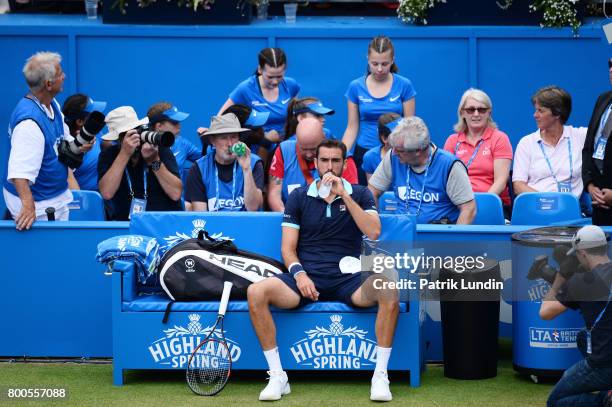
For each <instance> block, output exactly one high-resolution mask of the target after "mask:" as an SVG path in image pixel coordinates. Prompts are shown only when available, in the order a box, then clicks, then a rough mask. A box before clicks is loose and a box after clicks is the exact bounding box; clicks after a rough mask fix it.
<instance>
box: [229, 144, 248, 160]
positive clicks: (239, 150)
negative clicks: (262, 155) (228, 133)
mask: <svg viewBox="0 0 612 407" xmlns="http://www.w3.org/2000/svg"><path fill="white" fill-rule="evenodd" d="M246 149H247V146H246V144H244V143H242V142H238V143H236V144H233V145H232V146H231V147H230V149H229V150H230V153H233V154H235V155H237V156H238V157H242V156H243V155H245V154H246Z"/></svg>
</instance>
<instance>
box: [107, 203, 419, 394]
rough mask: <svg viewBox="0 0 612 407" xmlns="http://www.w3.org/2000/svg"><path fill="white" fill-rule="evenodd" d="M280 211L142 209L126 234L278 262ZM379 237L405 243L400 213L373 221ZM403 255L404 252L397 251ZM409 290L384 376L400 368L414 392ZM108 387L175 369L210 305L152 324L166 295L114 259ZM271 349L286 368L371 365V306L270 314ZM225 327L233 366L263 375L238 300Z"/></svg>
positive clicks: (409, 235)
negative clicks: (214, 243) (189, 241)
mask: <svg viewBox="0 0 612 407" xmlns="http://www.w3.org/2000/svg"><path fill="white" fill-rule="evenodd" d="M281 218H282V216H281V214H273V213H261V212H260V213H229V214H222V213H180V212H176V213H155V212H151V213H144V214H141V215H137V216H135V217H134V219H133V220H132V222H131V224H130V233H132V234H143V235H148V236H154V237H156V238H157V239H158V240H159V241H160V242H172V241H175V240H176V239H178V238H187V237H192V236H196V235H197V233H198V230H199V229H201V228H205V229H206V230H207V231H208V232H209V233H210V234H211V235H214V234H220V235H223V236H226V237H230V238H232V239H234V242H235V243H236V244H237V245H238V247H240V248H244V249H247V250H251V251H255V252H258V253H261V254H264V255H267V256H271V257H275V258H277V259H280V238H281V226H280V223H281ZM381 219H382V224H383V235H382V236H381V238H382V239H385V240H388V241H396V242H397V241H405V242H406V245H407V246H409V245H411V242H412V240H413V239H414V236H415V233H416V230H415V223H414V221H413V219H411V218H409V217H392V216H381ZM406 250H408V247H407V248H406ZM418 296H419V295H418V293H416V295H414V296H411V297H410V299H409V301H407V302H402V303H401V306H400V316H399V320H398V324H397V330H396V333H395V340H394V348H393V355H392V358H391V361H390V364H389V369H390V370H399V371H408V372H410V385H411V386H419V385H420V376H421V371H422V369H423V368H424V354H425V352H424V340H423V335H422V329H421V328H422V324H423V321H424V317H425V314H424V309H423V308H422V307H421V304H420V301H419V298H418ZM112 304H113V305H112V323H113V382H114V384H115V385H118V386H120V385H122V384H123V382H124V377H123V376H124V375H123V373H124V371H125V370H129V369H185V367H186V363H187V360H188V358H189V355H190V353H191V351H192V350H193V349H194V348H195V347H196V346H197V345H198V343H199V342H200V341H201V340H202V339H203V338H204V337H205V332H206V329H207V327H209V326H211V325H212V324H213V323H214V320H215V319H216V315H217V310H218V302H215V301H211V302H177V303H175V304H173V306H172V312H171V313H170V316H169V319H168V322H167V323H166V324H163V323H162V318H163V315H164V311H165V309H166V305H167V304H168V298H167V297H166V296H165V295H164V294H163V293H162V292H160V290H159V287H158V286H157V287H156V286H155V285H151V284H149V285H148V286H141V285H139V284H138V283H137V281H136V276H135V269H134V265H133V263H131V262H126V261H117V262H115V264H114V267H113V273H112ZM273 313H274V319H275V322H276V324H277V332H278V334H277V336H278V344H279V350H280V352H281V359H282V361H283V366H284V367H285V368H286V369H287V370H372V369H373V367H374V365H375V363H376V354H375V346H376V337H375V334H374V321H375V317H376V309H375V308H368V309H354V308H352V307H350V306H347V305H345V304H343V303H337V302H321V303H316V304H310V305H308V306H305V307H302V308H300V309H297V310H291V311H283V310H274V311H273ZM225 330H226V336H227V338H228V342H229V347H230V352H231V354H232V357H233V366H232V368H233V369H261V370H266V368H267V364H266V361H265V359H264V357H263V353H262V352H261V347H260V345H259V342H258V340H257V337H256V335H255V333H254V331H253V329H252V326H251V322H250V319H249V313H248V304H247V303H246V301H231V302H230V304H229V306H228V313H227V316H226V318H225Z"/></svg>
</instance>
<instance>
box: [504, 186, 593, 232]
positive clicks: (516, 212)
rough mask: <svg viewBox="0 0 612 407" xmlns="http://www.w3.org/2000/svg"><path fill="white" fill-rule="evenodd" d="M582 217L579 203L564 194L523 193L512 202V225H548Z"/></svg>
mask: <svg viewBox="0 0 612 407" xmlns="http://www.w3.org/2000/svg"><path fill="white" fill-rule="evenodd" d="M581 217H582V214H581V212H580V202H579V201H578V199H577V198H576V197H575V196H574V195H572V194H570V193H566V192H524V193H522V194H520V195H519V196H518V197H517V198H516V199H515V200H514V207H513V208H512V224H513V225H549V224H552V223H555V224H560V223H563V222H564V221H575V220H576V219H579V218H581Z"/></svg>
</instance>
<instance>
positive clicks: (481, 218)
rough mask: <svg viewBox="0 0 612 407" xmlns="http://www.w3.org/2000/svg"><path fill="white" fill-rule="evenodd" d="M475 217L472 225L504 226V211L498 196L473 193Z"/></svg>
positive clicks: (486, 193)
mask: <svg viewBox="0 0 612 407" xmlns="http://www.w3.org/2000/svg"><path fill="white" fill-rule="evenodd" d="M474 200H475V201H476V217H475V218H474V221H473V222H472V224H473V225H505V224H506V220H505V219H504V209H503V207H502V201H501V199H500V198H499V196H497V195H495V194H490V193H488V192H475V193H474Z"/></svg>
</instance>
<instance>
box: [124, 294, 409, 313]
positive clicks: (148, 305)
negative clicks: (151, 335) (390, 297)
mask: <svg viewBox="0 0 612 407" xmlns="http://www.w3.org/2000/svg"><path fill="white" fill-rule="evenodd" d="M167 305H168V297H166V296H165V295H161V294H155V295H143V296H140V297H138V298H137V299H135V300H134V301H124V302H123V304H122V311H125V312H164V311H165V310H166V307H167ZM218 310H219V302H218V301H197V302H175V303H174V304H172V311H188V312H191V311H198V312H207V311H209V312H217V311H218ZM376 310H377V309H376V307H372V308H353V307H350V306H348V305H346V304H344V303H342V302H316V303H312V304H308V305H306V306H304V307H302V308H300V309H299V311H302V312H376ZM227 311H228V312H248V311H249V305H248V303H247V302H246V301H230V303H229V304H228V305H227ZM274 311H275V312H285V311H289V312H292V311H294V310H279V309H275V310H274ZM407 311H408V304H407V303H405V302H401V303H400V312H407Z"/></svg>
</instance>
